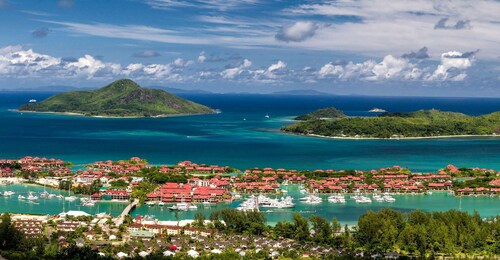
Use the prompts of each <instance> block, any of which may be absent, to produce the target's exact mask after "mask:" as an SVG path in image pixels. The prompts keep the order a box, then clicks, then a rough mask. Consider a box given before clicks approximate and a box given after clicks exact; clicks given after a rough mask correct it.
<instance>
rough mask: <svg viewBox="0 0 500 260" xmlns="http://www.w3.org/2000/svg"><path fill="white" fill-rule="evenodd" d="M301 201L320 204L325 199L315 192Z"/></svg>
mask: <svg viewBox="0 0 500 260" xmlns="http://www.w3.org/2000/svg"><path fill="white" fill-rule="evenodd" d="M300 201H302V202H304V203H307V204H320V203H321V202H322V201H323V200H322V199H321V198H320V197H318V196H316V195H314V194H309V196H307V197H305V198H301V199H300Z"/></svg>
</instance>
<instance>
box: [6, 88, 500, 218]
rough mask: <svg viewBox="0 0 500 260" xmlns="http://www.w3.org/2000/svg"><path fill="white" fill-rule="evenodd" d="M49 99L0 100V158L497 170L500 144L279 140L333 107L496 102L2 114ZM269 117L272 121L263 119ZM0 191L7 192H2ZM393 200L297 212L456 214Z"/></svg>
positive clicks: (251, 103) (485, 209) (302, 102)
mask: <svg viewBox="0 0 500 260" xmlns="http://www.w3.org/2000/svg"><path fill="white" fill-rule="evenodd" d="M49 95H50V93H0V120H1V122H2V126H1V127H0V158H20V157H23V156H26V155H32V156H41V157H55V158H61V159H63V160H66V161H71V162H73V163H76V164H77V165H83V164H86V163H90V162H93V161H100V160H107V159H111V160H118V159H124V158H130V157H132V156H139V157H141V158H145V159H147V160H148V161H149V162H151V163H153V164H163V163H167V164H174V163H177V162H179V161H183V160H191V161H194V162H198V163H206V164H218V165H229V166H232V167H236V168H239V169H246V168H253V167H273V168H288V169H311V170H314V169H363V170H369V169H373V168H381V167H387V166H392V165H401V166H405V167H410V168H411V169H412V170H414V171H436V170H437V169H439V168H442V167H444V166H446V165H447V164H450V163H452V164H455V165H457V166H459V167H485V168H493V169H497V170H500V160H499V159H500V138H451V139H428V140H332V139H323V138H310V137H303V136H294V135H286V134H283V133H280V132H279V128H280V127H281V126H283V125H286V124H290V123H293V120H292V118H293V116H295V115H300V114H304V113H307V112H310V111H312V110H314V109H317V108H320V107H327V106H335V107H337V108H340V109H342V110H344V112H345V113H347V114H348V115H352V116H369V115H370V114H369V113H367V112H366V111H367V110H369V109H371V108H373V107H379V108H383V109H386V110H388V111H402V112H404V111H414V110H418V109H431V108H436V109H441V110H446V111H458V112H464V113H467V114H470V115H479V114H485V113H491V112H493V111H500V99H473V98H396V97H391V98H389V97H338V96H308V97H296V96H263V95H194V96H188V97H187V98H190V99H192V100H194V101H197V102H200V103H203V104H206V105H209V106H211V107H213V108H219V109H222V111H223V113H222V114H213V115H199V116H188V117H171V118H156V119H103V118H86V117H74V116H61V115H48V114H32V113H17V112H12V111H9V109H14V108H17V107H18V106H19V105H20V104H23V103H25V102H26V101H27V100H29V99H31V98H35V99H38V100H42V99H44V98H46V97H47V96H49ZM266 114H269V115H270V118H265V117H264V115H266ZM243 119H246V120H243ZM7 187H9V188H10V187H16V188H18V187H17V186H7ZM19 187H23V186H19ZM1 189H5V187H0V190H1ZM19 189H21V188H19ZM23 189H24V188H23ZM30 189H32V191H35V190H38V191H39V190H40V189H41V188H40V187H32V186H30ZM25 192H28V191H27V190H25ZM292 193H293V192H292ZM396 198H397V202H396V203H393V204H380V203H377V202H373V203H372V204H371V205H357V204H355V203H354V202H353V201H348V202H347V203H346V205H332V204H328V202H324V203H323V204H320V205H316V206H310V205H303V204H300V202H297V203H298V205H297V207H296V208H295V209H294V210H295V211H299V212H301V213H302V214H304V215H308V214H320V215H322V216H324V217H326V218H331V217H333V216H336V217H337V218H338V219H340V220H341V221H342V222H344V223H353V222H354V221H355V220H356V219H357V218H358V216H359V215H361V214H363V213H364V212H366V210H368V209H373V210H376V209H379V208H382V207H387V206H390V207H392V208H396V209H399V210H402V211H408V210H412V209H422V210H427V211H432V210H446V209H458V208H459V207H460V206H459V204H460V200H459V199H456V198H453V197H451V196H448V195H447V194H434V195H432V196H397V197H396ZM499 201H500V200H499V199H492V198H474V197H471V198H463V199H462V206H461V208H462V209H463V210H467V211H472V210H473V209H477V210H478V211H479V212H480V213H481V214H482V215H484V216H491V215H495V214H500V212H499V208H500V203H499ZM66 203H68V202H66ZM237 204H238V202H234V203H232V204H231V205H219V206H217V207H215V208H210V209H203V208H202V209H200V210H202V211H204V212H206V213H209V212H210V211H211V210H214V209H219V208H221V207H227V206H231V207H235V206H236V205H237ZM123 207H124V205H123V204H122V205H120V204H116V203H107V204H100V206H95V207H92V208H87V207H81V206H79V205H78V203H76V202H74V203H69V204H66V205H65V208H66V210H68V209H75V210H84V211H87V212H89V213H97V212H109V213H112V214H114V215H115V214H118V212H120V211H121V210H122V209H123ZM62 208H63V203H62V202H61V201H58V200H53V201H48V200H41V201H40V204H27V203H26V202H19V201H17V196H16V198H2V197H0V211H11V212H19V213H21V212H23V213H37V214H58V213H60V212H61V211H62ZM194 213H195V212H186V213H184V212H180V213H179V215H178V216H179V218H193V216H194ZM132 214H133V215H145V214H148V215H155V216H156V217H157V218H159V219H171V220H174V219H175V216H174V214H173V213H172V212H170V211H169V210H168V209H160V208H158V207H148V206H143V207H141V208H138V209H136V210H135V211H133V212H132ZM266 215H267V217H268V219H269V221H270V222H276V221H278V220H281V219H290V218H291V216H292V215H293V214H292V212H290V211H287V210H284V211H281V212H276V213H274V212H273V213H266Z"/></svg>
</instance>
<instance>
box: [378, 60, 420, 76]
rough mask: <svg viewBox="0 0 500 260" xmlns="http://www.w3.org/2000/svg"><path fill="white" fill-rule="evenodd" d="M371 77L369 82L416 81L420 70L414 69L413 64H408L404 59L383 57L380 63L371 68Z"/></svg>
mask: <svg viewBox="0 0 500 260" xmlns="http://www.w3.org/2000/svg"><path fill="white" fill-rule="evenodd" d="M372 72H373V74H374V75H373V77H369V78H368V79H371V80H381V79H418V78H419V77H420V74H421V73H420V70H419V69H418V68H416V67H415V64H412V63H410V62H409V61H408V60H407V59H405V58H398V57H394V56H392V55H387V56H385V57H384V60H382V62H380V63H378V64H376V65H375V66H373V69H372Z"/></svg>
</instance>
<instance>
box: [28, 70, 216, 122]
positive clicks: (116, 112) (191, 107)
mask: <svg viewBox="0 0 500 260" xmlns="http://www.w3.org/2000/svg"><path fill="white" fill-rule="evenodd" d="M19 111H23V112H24V111H26V112H45V113H65V114H77V115H85V116H102V117H161V116H170V115H191V114H209V113H213V110H212V109H211V108H209V107H206V106H204V105H201V104H197V103H195V102H192V101H189V100H186V99H183V98H180V97H178V96H175V95H172V94H170V93H168V92H166V91H164V90H160V89H149V88H142V87H141V86H139V85H138V84H137V83H135V82H134V81H132V80H130V79H120V80H117V81H114V82H113V83H111V84H109V85H107V86H105V87H102V88H99V89H96V90H84V91H70V92H65V93H61V94H57V95H54V96H51V97H49V98H47V99H45V100H43V101H41V102H31V103H27V104H24V105H22V106H21V107H19Z"/></svg>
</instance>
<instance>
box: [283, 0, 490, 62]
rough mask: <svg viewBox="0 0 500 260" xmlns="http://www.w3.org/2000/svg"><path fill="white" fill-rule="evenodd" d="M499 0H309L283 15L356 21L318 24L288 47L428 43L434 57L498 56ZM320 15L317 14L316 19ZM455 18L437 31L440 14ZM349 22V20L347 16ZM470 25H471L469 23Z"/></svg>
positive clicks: (368, 50) (364, 49) (369, 49)
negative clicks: (459, 53) (458, 52)
mask: <svg viewBox="0 0 500 260" xmlns="http://www.w3.org/2000/svg"><path fill="white" fill-rule="evenodd" d="M499 12H500V2H499V1H482V0H464V1H428V0H416V1H391V3H390V4H387V1H385V0H360V1H312V2H309V3H307V2H306V4H302V5H298V6H296V7H292V8H288V9H286V10H285V11H283V13H288V14H289V16H291V17H299V18H300V19H310V20H312V19H313V18H316V19H318V20H319V21H322V20H323V19H326V20H327V19H328V18H324V17H332V18H335V17H337V18H338V16H342V15H347V16H351V17H354V18H355V19H357V20H354V21H353V22H345V23H341V24H333V25H332V26H329V27H324V28H320V29H318V30H317V31H316V33H315V36H314V37H312V38H310V39H309V40H307V41H306V42H294V43H293V44H292V46H294V47H302V48H307V49H314V50H334V51H350V52H351V51H354V52H358V53H362V54H365V55H368V56H378V57H380V56H381V54H387V53H393V54H402V53H404V52H406V51H407V50H408V49H417V48H421V47H422V46H427V47H428V48H429V49H430V50H432V51H433V53H429V54H430V55H431V56H433V57H439V54H441V53H443V52H446V51H448V50H450V49H462V50H467V49H481V53H480V54H479V55H480V56H481V58H483V59H493V57H498V56H499V55H500V48H498V45H499V44H500V34H499V33H497V32H498V31H500V16H498V13H499ZM318 16H320V17H321V18H317V17H318ZM447 17H448V18H449V19H450V21H453V28H457V29H458V28H467V29H468V30H435V29H434V26H435V25H436V22H437V21H438V20H439V19H441V18H447ZM348 21H349V20H348ZM471 24H472V25H473V26H470V25H471Z"/></svg>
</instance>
